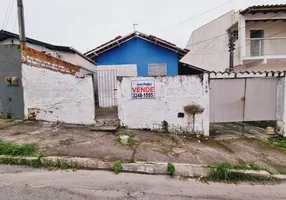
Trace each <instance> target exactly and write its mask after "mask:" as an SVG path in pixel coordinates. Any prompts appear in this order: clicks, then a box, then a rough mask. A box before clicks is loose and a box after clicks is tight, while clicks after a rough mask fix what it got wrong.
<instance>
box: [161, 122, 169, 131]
mask: <svg viewBox="0 0 286 200" xmlns="http://www.w3.org/2000/svg"><path fill="white" fill-rule="evenodd" d="M161 125H162V130H163V131H164V132H165V133H169V123H168V122H167V121H166V120H164V121H162V124H161Z"/></svg>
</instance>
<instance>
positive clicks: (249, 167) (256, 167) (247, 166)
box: [211, 162, 266, 171]
mask: <svg viewBox="0 0 286 200" xmlns="http://www.w3.org/2000/svg"><path fill="white" fill-rule="evenodd" d="M221 166H223V167H224V168H227V169H230V170H257V171H258V170H266V169H265V168H264V167H261V166H259V165H255V164H252V163H250V164H248V163H245V162H241V163H239V164H231V163H227V162H223V163H220V164H218V165H217V166H214V167H213V168H215V167H221ZM211 167H212V166H211Z"/></svg>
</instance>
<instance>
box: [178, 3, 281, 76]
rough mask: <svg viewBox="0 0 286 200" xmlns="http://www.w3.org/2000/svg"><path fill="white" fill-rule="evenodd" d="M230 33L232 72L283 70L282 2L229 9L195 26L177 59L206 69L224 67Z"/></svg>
mask: <svg viewBox="0 0 286 200" xmlns="http://www.w3.org/2000/svg"><path fill="white" fill-rule="evenodd" d="M231 33H233V34H234V36H235V40H236V41H235V45H236V46H235V48H236V49H235V52H234V71H277V70H280V71H282V70H286V4H284V5H259V6H252V7H249V8H246V9H244V10H241V11H238V12H235V11H230V12H228V13H226V14H225V15H223V16H221V17H219V18H217V19H215V20H213V21H211V22H209V23H208V24H206V25H204V26H202V27H200V28H198V29H196V30H195V31H193V33H192V35H191V37H190V39H189V41H188V44H187V47H186V48H187V49H189V50H190V51H189V53H188V54H187V55H186V56H184V57H183V58H182V59H181V62H183V63H186V64H189V65H193V66H197V67H199V68H202V69H204V70H208V71H225V70H227V69H228V68H229V58H230V56H229V47H228V43H229V37H230V34H231Z"/></svg>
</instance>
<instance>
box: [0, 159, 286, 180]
mask: <svg viewBox="0 0 286 200" xmlns="http://www.w3.org/2000/svg"><path fill="white" fill-rule="evenodd" d="M0 158H2V159H3V158H4V159H7V160H9V159H11V160H13V162H7V163H3V164H14V165H17V164H19V165H21V164H23V161H27V162H25V163H28V164H29V162H31V163H32V162H33V161H38V160H39V158H38V157H20V156H5V155H0ZM40 160H41V162H42V163H49V164H56V163H58V162H61V163H66V164H68V165H69V166H72V165H73V164H76V168H78V169H88V170H110V171H112V162H104V161H102V160H98V159H93V158H78V157H62V156H60V157H56V156H48V157H42V158H40ZM0 164H1V163H0ZM24 165H25V164H24ZM167 165H168V163H164V162H136V163H122V172H128V173H140V174H153V175H167ZM174 165H175V169H176V171H175V176H184V177H188V178H198V177H204V176H206V175H207V174H208V173H209V170H210V168H209V167H208V166H204V165H197V164H184V163H174ZM30 166H32V165H30ZM232 171H236V172H241V173H246V174H254V175H260V176H264V177H274V178H276V179H278V180H286V175H282V174H274V175H271V174H270V173H269V172H267V171H264V170H260V171H254V170H232Z"/></svg>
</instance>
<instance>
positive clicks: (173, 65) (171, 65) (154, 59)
mask: <svg viewBox="0 0 286 200" xmlns="http://www.w3.org/2000/svg"><path fill="white" fill-rule="evenodd" d="M96 63H97V64H98V65H124V64H136V65H137V71H138V76H148V64H152V63H166V64H167V75H170V76H173V75H178V54H177V53H176V52H173V51H171V50H168V49H165V48H163V47H160V46H156V45H155V44H153V43H151V42H148V41H145V40H143V39H140V38H133V39H131V40H129V41H127V42H125V43H123V44H121V45H120V46H118V47H115V48H113V49H111V50H109V51H106V52H104V53H102V54H100V55H99V56H98V57H97V60H96Z"/></svg>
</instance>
